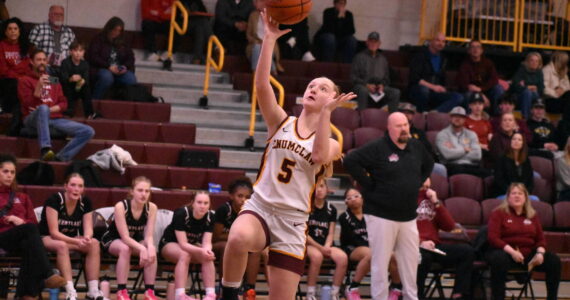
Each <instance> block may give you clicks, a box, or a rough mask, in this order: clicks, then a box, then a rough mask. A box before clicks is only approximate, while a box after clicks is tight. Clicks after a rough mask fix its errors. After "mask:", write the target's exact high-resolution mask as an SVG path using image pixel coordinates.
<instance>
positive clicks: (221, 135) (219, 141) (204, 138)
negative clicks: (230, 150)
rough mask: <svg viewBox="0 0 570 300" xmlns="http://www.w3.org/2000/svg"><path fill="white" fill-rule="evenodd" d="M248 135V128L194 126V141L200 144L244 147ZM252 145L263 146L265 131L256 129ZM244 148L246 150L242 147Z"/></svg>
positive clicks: (265, 137) (265, 136)
mask: <svg viewBox="0 0 570 300" xmlns="http://www.w3.org/2000/svg"><path fill="white" fill-rule="evenodd" d="M248 137H249V131H248V130H237V129H221V128H206V127H197V128H196V143H197V144H200V145H212V146H227V147H244V146H245V140H246V139H247V138H248ZM253 138H254V147H256V148H264V147H265V140H266V139H267V132H266V131H256V132H255V134H254V136H253ZM244 150H247V149H245V148H244Z"/></svg>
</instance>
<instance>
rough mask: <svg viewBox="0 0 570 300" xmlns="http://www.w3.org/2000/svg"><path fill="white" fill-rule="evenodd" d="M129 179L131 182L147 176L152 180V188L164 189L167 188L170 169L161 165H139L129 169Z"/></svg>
mask: <svg viewBox="0 0 570 300" xmlns="http://www.w3.org/2000/svg"><path fill="white" fill-rule="evenodd" d="M128 173H129V178H130V179H131V180H133V179H135V178H137V177H139V176H145V177H146V178H148V179H150V181H151V182H152V186H154V187H159V188H163V187H166V186H167V180H168V167H167V166H160V165H138V166H131V167H129V172H128Z"/></svg>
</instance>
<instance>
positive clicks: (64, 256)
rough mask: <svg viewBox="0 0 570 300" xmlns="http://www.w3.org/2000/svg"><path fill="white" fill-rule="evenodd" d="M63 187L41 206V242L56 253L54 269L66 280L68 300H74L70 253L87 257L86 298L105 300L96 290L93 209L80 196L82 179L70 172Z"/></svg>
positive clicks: (97, 265)
mask: <svg viewBox="0 0 570 300" xmlns="http://www.w3.org/2000/svg"><path fill="white" fill-rule="evenodd" d="M63 187H64V192H59V193H56V194H53V195H51V196H50V197H49V198H48V199H47V200H46V202H45V204H44V209H43V211H42V217H41V221H40V224H39V230H40V235H41V236H42V241H43V243H44V246H45V247H46V249H47V250H48V251H52V252H55V253H56V254H57V267H58V269H59V270H60V272H61V275H63V277H64V278H65V280H66V281H67V283H66V286H65V290H66V294H67V295H66V299H67V300H76V299H77V292H76V291H75V288H74V286H73V278H72V275H73V274H72V270H71V259H70V251H78V252H81V253H82V254H85V255H86V258H85V277H86V278H87V286H88V288H89V290H88V292H87V296H86V298H87V299H93V300H108V299H105V298H104V297H103V293H102V292H101V291H100V290H99V269H100V265H101V255H100V247H99V241H98V240H97V239H95V238H93V208H92V205H91V200H90V199H89V197H87V196H84V195H83V192H84V191H85V187H84V181H83V177H82V176H81V175H80V174H78V173H72V174H70V175H69V176H68V177H67V178H66V180H65V183H64V185H63Z"/></svg>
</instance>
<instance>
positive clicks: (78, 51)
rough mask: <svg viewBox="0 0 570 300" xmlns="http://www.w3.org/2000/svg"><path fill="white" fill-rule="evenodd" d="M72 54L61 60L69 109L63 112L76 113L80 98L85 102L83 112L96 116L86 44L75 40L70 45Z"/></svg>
mask: <svg viewBox="0 0 570 300" xmlns="http://www.w3.org/2000/svg"><path fill="white" fill-rule="evenodd" d="M69 50H70V55H69V57H68V58H66V59H64V60H63V62H61V68H60V72H59V75H60V81H61V87H62V88H63V94H64V95H65V97H66V98H67V109H66V110H65V111H64V112H63V114H64V115H66V116H68V117H73V116H74V114H75V105H77V101H79V99H81V100H82V102H83V113H84V115H85V116H86V117H87V118H89V119H93V118H95V117H96V115H95V112H94V111H93V103H92V102H91V83H90V82H89V64H88V63H87V62H86V61H85V60H84V56H85V44H83V43H81V42H79V41H77V40H75V41H73V43H71V46H70V47H69Z"/></svg>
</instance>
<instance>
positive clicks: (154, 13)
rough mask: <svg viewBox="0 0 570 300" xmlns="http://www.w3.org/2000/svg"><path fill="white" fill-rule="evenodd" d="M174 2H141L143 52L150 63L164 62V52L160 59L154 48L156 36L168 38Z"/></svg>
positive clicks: (171, 0)
mask: <svg viewBox="0 0 570 300" xmlns="http://www.w3.org/2000/svg"><path fill="white" fill-rule="evenodd" d="M172 3H174V0H141V16H142V26H141V29H142V34H143V39H144V50H145V51H146V52H147V53H146V54H147V59H148V60H150V61H159V60H166V59H167V58H168V57H167V56H166V54H167V53H166V52H165V53H164V55H163V56H162V57H161V56H160V54H159V53H158V49H157V48H156V41H155V40H156V35H157V34H163V35H166V36H168V33H169V31H170V18H171V16H172Z"/></svg>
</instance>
